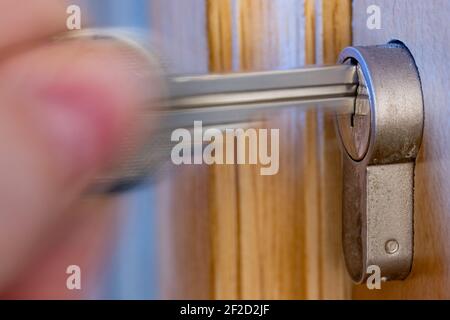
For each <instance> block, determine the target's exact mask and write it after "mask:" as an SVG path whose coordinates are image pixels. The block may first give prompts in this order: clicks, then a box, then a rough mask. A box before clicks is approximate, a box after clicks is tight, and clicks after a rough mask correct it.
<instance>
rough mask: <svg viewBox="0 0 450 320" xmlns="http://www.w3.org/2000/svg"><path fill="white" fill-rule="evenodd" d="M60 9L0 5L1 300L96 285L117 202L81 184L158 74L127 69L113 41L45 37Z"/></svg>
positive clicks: (15, 0)
mask: <svg viewBox="0 0 450 320" xmlns="http://www.w3.org/2000/svg"><path fill="white" fill-rule="evenodd" d="M65 10H66V6H65V5H64V3H63V2H62V1H61V0H39V1H27V0H2V1H0V15H1V19H0V101H1V102H2V103H1V105H0V154H1V157H0V177H1V179H0V221H1V223H0V261H1V263H0V294H1V295H2V296H3V297H6V298H38V299H45V298H80V297H86V296H87V295H88V294H89V292H90V290H91V289H92V287H93V286H95V283H96V281H97V279H98V275H101V273H102V266H101V264H100V262H101V261H102V260H103V259H104V257H105V255H107V253H108V250H109V248H110V247H111V244H112V237H111V236H112V230H113V229H114V225H115V223H114V221H115V216H116V215H115V212H116V211H117V208H118V207H120V205H119V204H118V203H117V201H118V199H114V198H112V197H102V196H86V194H85V190H86V188H87V186H88V185H89V183H91V182H92V180H93V178H94V177H95V176H96V175H98V173H99V172H100V171H102V170H103V169H104V168H105V167H107V166H108V165H110V162H109V159H113V158H114V157H116V156H117V152H118V150H117V149H118V147H117V146H118V145H120V143H121V141H122V137H123V136H124V135H125V133H126V132H130V130H132V128H133V125H132V124H133V123H136V117H137V116H138V112H137V107H134V106H137V105H139V104H142V102H143V101H144V100H145V94H146V95H148V94H149V92H148V91H149V90H150V91H151V90H154V91H155V92H157V91H158V85H157V80H155V79H152V78H151V77H150V76H148V75H146V76H143V75H142V74H139V75H138V74H137V73H136V72H134V71H136V70H133V69H132V68H131V67H130V61H129V60H130V55H125V54H124V52H123V50H122V49H123V48H120V47H119V46H118V45H117V44H114V43H110V42H109V41H96V42H93V41H64V42H60V43H56V42H53V43H52V42H49V41H48V39H49V37H51V36H53V35H56V34H59V33H60V32H62V31H65V30H64V28H65V19H66V17H67V15H66V12H65ZM136 67H137V68H138V69H139V68H140V67H142V68H145V67H146V66H145V65H144V63H142V66H136V64H134V67H133V68H136ZM147 67H148V66H147ZM143 83H145V86H146V88H147V92H146V93H145V94H144V92H143V90H142V87H143ZM149 88H150V89H149ZM133 130H135V129H134V128H133ZM136 139H138V137H137V133H136ZM71 264H76V265H79V266H80V267H81V269H82V275H83V278H82V279H83V284H82V290H81V291H75V292H74V291H69V290H67V288H66V278H67V274H66V268H67V266H69V265H71Z"/></svg>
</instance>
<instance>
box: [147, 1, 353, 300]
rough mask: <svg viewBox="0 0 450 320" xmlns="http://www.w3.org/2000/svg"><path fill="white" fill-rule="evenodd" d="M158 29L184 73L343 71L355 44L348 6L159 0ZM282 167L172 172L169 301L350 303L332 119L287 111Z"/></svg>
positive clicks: (165, 222) (164, 251) (282, 119)
mask: <svg viewBox="0 0 450 320" xmlns="http://www.w3.org/2000/svg"><path fill="white" fill-rule="evenodd" d="M152 3H153V4H152V5H153V6H154V8H152V12H155V13H157V16H156V17H153V18H152V19H151V20H152V21H154V24H155V25H154V26H152V27H153V29H155V30H156V31H157V32H160V34H161V35H162V36H163V39H167V40H165V42H164V43H163V47H165V49H166V56H168V57H169V58H168V60H169V61H168V63H169V65H171V66H172V68H173V69H172V71H173V72H175V73H205V72H230V71H239V70H245V71H249V70H274V69H284V68H294V67H300V66H303V65H305V64H313V63H318V64H323V63H326V64H330V63H331V64H333V63H335V62H336V58H337V54H338V53H339V52H340V51H341V49H343V48H344V47H345V46H347V45H350V42H351V27H350V26H351V24H350V22H351V20H350V18H351V2H350V1H348V0H326V1H314V0H306V1H303V0H262V1H261V0H208V1H206V0H186V1H182V2H181V1H179V0H172V1H167V0H164V1H163V0H160V1H153V2H152ZM258 126H262V127H268V128H279V129H280V170H279V173H278V174H277V175H275V176H260V174H259V169H260V168H259V167H258V166H251V165H239V166H234V165H217V166H182V167H171V168H170V169H168V171H169V172H170V176H171V178H170V179H165V180H164V181H163V182H162V183H161V187H160V195H161V197H160V199H161V202H160V204H161V207H160V210H159V212H160V233H161V244H162V247H161V257H162V266H161V270H162V278H161V279H162V280H161V283H162V289H163V296H164V297H165V298H201V299H207V298H212V299H240V298H242V299H305V298H311V299H317V298H341V299H342V298H350V291H351V285H350V281H349V278H348V277H347V274H346V271H345V268H344V264H343V258H342V254H341V232H340V206H341V204H340V201H341V200H340V195H341V179H342V178H341V171H340V166H341V162H340V159H341V158H340V157H341V155H340V151H339V146H338V144H337V141H336V136H335V132H334V126H333V122H332V117H331V116H330V115H329V114H325V113H320V112H319V113H314V112H299V111H296V110H286V111H284V112H281V113H280V114H279V115H278V116H277V117H274V118H271V119H267V121H265V122H264V123H259V124H258Z"/></svg>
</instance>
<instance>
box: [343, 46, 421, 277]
mask: <svg viewBox="0 0 450 320" xmlns="http://www.w3.org/2000/svg"><path fill="white" fill-rule="evenodd" d="M349 59H351V60H352V63H354V64H355V63H356V64H357V65H358V69H360V70H361V72H360V73H359V78H360V83H363V86H364V87H365V88H367V99H368V100H367V101H368V103H369V105H370V112H368V113H367V112H365V111H364V109H365V107H364V106H362V107H360V110H359V111H358V110H357V107H356V106H355V113H359V114H361V117H363V118H362V119H359V120H357V121H359V122H360V123H370V126H369V125H363V126H361V127H358V128H356V127H353V128H351V126H352V124H351V123H350V121H348V119H345V117H339V116H338V119H337V122H338V125H337V127H338V131H339V134H340V137H341V141H342V145H343V148H344V161H343V166H344V167H343V169H344V189H343V246H344V255H345V261H346V265H347V269H348V271H349V273H350V275H351V277H352V279H353V280H354V281H355V282H357V283H361V282H363V281H365V280H366V278H367V277H368V276H369V274H367V268H368V267H369V266H371V265H376V266H378V267H379V268H380V270H381V276H382V277H383V278H384V279H386V280H400V279H404V278H406V277H407V276H408V274H409V272H410V270H411V266H412V261H413V251H414V250H413V248H414V243H413V233H414V232H413V231H414V227H413V211H414V167H415V158H416V157H417V153H418V150H419V147H420V144H421V139H422V131H423V100H422V90H421V84H420V79H419V75H418V71H417V69H416V66H415V63H414V59H413V57H412V56H411V54H410V53H409V51H408V50H407V48H405V47H404V46H403V45H401V44H399V43H391V44H388V45H384V46H371V47H351V48H347V49H345V50H344V51H343V52H342V54H341V56H340V59H339V61H340V62H341V63H345V62H347V61H348V60H349ZM361 77H363V79H361ZM359 92H361V91H360V90H359ZM357 101H358V98H357ZM364 103H365V102H363V104H364ZM361 110H362V111H361ZM365 113H366V115H364V114H365ZM364 117H365V118H364ZM353 124H354V123H353ZM347 126H348V127H347ZM368 130H369V131H368ZM349 132H350V133H351V134H349ZM367 135H368V137H369V138H368V139H367ZM361 150H363V151H364V152H360V151H361ZM394 247H395V250H394V249H392V248H394Z"/></svg>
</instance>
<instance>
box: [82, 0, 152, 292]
mask: <svg viewBox="0 0 450 320" xmlns="http://www.w3.org/2000/svg"><path fill="white" fill-rule="evenodd" d="M78 4H79V5H80V6H81V9H82V12H88V13H89V18H90V19H91V21H92V24H93V25H94V26H99V27H126V28H139V29H143V30H147V31H148V29H149V26H150V24H149V18H150V14H149V13H150V6H149V1H148V0H127V1H124V0H95V1H80V2H79V3H78ZM154 194H155V191H154V190H153V187H152V186H151V185H146V186H142V187H140V188H139V189H137V190H134V191H132V192H130V193H128V194H126V195H125V196H124V197H125V200H124V201H125V209H124V210H123V213H124V214H122V215H121V217H120V219H121V220H122V221H121V223H120V229H119V234H118V236H117V238H116V241H117V242H116V244H115V247H116V248H115V250H114V251H113V255H112V257H111V260H110V261H105V267H104V270H106V272H105V273H104V278H103V279H102V283H101V284H99V286H98V291H97V292H93V293H92V295H93V296H92V298H100V299H157V298H158V297H159V289H158V288H159V284H158V277H157V266H158V264H157V246H156V234H155V228H156V221H155V219H156V217H155V207H154V204H155V198H154V197H155V196H154Z"/></svg>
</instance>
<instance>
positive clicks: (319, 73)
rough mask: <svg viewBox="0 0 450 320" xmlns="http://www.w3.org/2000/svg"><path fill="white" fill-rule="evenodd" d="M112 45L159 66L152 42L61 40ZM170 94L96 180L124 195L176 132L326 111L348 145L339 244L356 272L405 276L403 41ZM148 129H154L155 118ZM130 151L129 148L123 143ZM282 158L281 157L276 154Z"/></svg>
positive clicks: (408, 110)
mask: <svg viewBox="0 0 450 320" xmlns="http://www.w3.org/2000/svg"><path fill="white" fill-rule="evenodd" d="M80 38H87V39H110V40H113V41H118V42H120V43H122V44H123V45H125V46H127V47H128V48H130V49H132V50H133V51H134V52H135V53H136V54H138V55H141V57H146V58H147V59H149V66H154V65H155V59H154V55H152V54H151V53H150V51H149V49H148V47H147V46H145V45H142V43H141V42H139V41H137V40H134V39H133V38H132V37H130V36H129V35H128V34H126V33H123V32H121V31H118V30H83V31H82V32H70V34H69V35H67V36H63V37H62V38H61V39H80ZM167 88H168V98H167V99H164V101H158V102H154V101H153V102H152V103H153V104H155V103H157V104H158V105H157V106H156V107H155V106H153V108H151V109H150V108H143V109H142V122H143V123H144V125H145V122H146V121H150V120H151V119H152V118H154V117H156V118H157V119H158V122H157V123H159V124H160V126H159V130H158V131H156V132H154V131H153V133H152V134H151V136H150V135H149V138H148V139H146V140H144V142H143V143H142V145H140V146H137V147H136V146H133V148H135V149H136V150H137V151H136V152H135V153H133V154H132V155H131V156H127V157H125V158H124V160H123V161H122V162H121V163H120V164H119V165H118V166H117V167H115V168H113V169H112V170H110V171H109V172H107V173H105V174H104V175H102V176H101V177H99V178H98V179H97V180H96V181H94V182H93V184H92V190H94V191H95V192H99V191H100V192H103V193H108V192H116V191H124V190H126V189H128V188H130V187H132V186H134V185H136V183H137V182H140V181H142V180H143V179H144V178H146V177H148V176H151V174H152V173H154V172H156V171H157V168H158V167H159V166H160V165H161V163H163V162H164V161H167V160H169V159H170V146H171V143H170V132H171V131H172V130H173V129H175V128H180V127H185V128H190V127H192V125H193V123H194V121H202V123H203V125H204V126H212V127H217V128H225V127H226V126H229V125H236V124H242V123H246V122H249V121H254V120H257V119H267V118H268V117H270V116H271V115H273V114H277V113H278V112H279V111H280V109H282V108H287V107H289V108H303V109H310V108H316V107H317V108H319V107H320V108H330V110H335V114H336V127H337V131H338V135H339V137H340V141H341V144H342V147H343V148H342V149H343V158H344V159H343V173H344V181H343V186H344V188H343V213H342V221H343V246H344V255H345V261H346V265H347V269H348V271H349V274H350V276H351V277H352V279H353V280H354V281H355V282H362V281H364V280H365V279H366V278H367V268H368V267H370V266H372V265H376V266H378V267H379V268H380V271H381V274H382V276H383V278H384V279H386V280H395V279H404V278H405V277H406V276H407V275H408V273H409V272H410V269H411V265H412V259H413V210H414V197H413V193H414V166H415V158H416V157H417V153H418V150H419V146H420V143H421V139H422V130H423V100H422V91H421V85H420V79H419V75H418V72H417V68H416V66H415V63H414V59H413V57H412V56H411V54H410V53H409V51H408V49H407V48H406V47H405V46H404V45H402V44H401V43H398V42H395V43H389V44H387V45H381V46H368V47H349V48H346V49H345V50H344V51H343V52H342V53H341V55H340V58H339V62H338V64H336V65H334V66H312V67H307V68H302V69H294V70H283V71H269V72H250V73H234V74H225V75H195V76H178V77H168V78H167ZM152 123H155V122H154V121H153V122H152ZM124 149H125V150H127V149H128V150H129V149H130V148H129V147H128V146H124ZM280 156H281V157H282V156H283V155H282V154H281V155H280Z"/></svg>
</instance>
